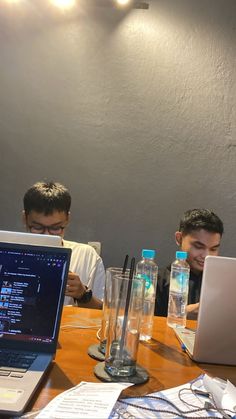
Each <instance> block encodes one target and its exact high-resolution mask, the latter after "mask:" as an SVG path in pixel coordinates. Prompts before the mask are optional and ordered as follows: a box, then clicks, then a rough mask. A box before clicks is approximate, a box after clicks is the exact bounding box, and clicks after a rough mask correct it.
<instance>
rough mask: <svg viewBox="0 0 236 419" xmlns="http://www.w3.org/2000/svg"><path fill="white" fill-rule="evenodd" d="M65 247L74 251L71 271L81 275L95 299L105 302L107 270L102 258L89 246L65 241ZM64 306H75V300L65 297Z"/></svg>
mask: <svg viewBox="0 0 236 419" xmlns="http://www.w3.org/2000/svg"><path fill="white" fill-rule="evenodd" d="M63 246H65V247H67V248H69V249H71V250H72V253H71V260H70V271H71V272H73V273H75V274H77V275H79V277H80V279H81V282H83V284H84V285H87V287H88V288H89V289H91V290H93V294H94V296H95V297H97V298H100V300H103V295H104V286H105V269H104V266H103V262H102V259H101V257H100V256H99V255H98V254H97V252H96V251H95V250H94V249H93V247H91V246H89V245H88V244H83V243H77V242H71V241H67V240H63ZM64 304H65V305H67V304H70V305H71V304H72V305H75V303H74V299H73V298H72V297H67V296H65V299H64Z"/></svg>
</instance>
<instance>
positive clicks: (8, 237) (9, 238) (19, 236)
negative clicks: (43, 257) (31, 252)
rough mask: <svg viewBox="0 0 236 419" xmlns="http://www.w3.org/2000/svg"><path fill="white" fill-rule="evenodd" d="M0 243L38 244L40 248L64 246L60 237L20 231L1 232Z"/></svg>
mask: <svg viewBox="0 0 236 419" xmlns="http://www.w3.org/2000/svg"><path fill="white" fill-rule="evenodd" d="M0 242H4V243H22V244H36V245H39V246H56V247H60V246H61V245H62V241H61V237H60V236H54V235H50V234H32V233H22V232H19V231H5V230H0Z"/></svg>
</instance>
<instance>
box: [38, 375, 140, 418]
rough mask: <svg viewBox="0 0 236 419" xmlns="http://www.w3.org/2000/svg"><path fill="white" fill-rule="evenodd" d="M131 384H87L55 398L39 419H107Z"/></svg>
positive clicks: (39, 415)
mask: <svg viewBox="0 0 236 419" xmlns="http://www.w3.org/2000/svg"><path fill="white" fill-rule="evenodd" d="M131 385H132V384H129V383H86V382H81V383H80V384H78V385H77V386H75V387H73V388H71V389H69V390H67V391H64V392H63V393H61V394H59V396H57V397H55V398H54V399H53V400H52V401H51V402H50V403H49V404H48V405H47V406H46V407H45V408H44V409H43V410H42V411H41V412H40V413H39V414H38V415H37V416H36V418H37V419H50V418H54V419H57V418H58V419H59V418H60V419H68V418H70V419H73V418H76V419H80V418H81V419H86V418H88V419H98V418H99V419H107V418H108V417H109V415H110V413H111V411H112V409H113V406H114V404H115V403H116V401H117V399H118V397H119V395H120V393H121V391H122V390H124V389H125V388H127V387H129V386H131Z"/></svg>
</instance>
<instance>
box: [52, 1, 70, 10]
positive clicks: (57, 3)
mask: <svg viewBox="0 0 236 419" xmlns="http://www.w3.org/2000/svg"><path fill="white" fill-rule="evenodd" d="M75 2H76V0H51V3H52V4H54V6H57V7H60V8H61V9H70V8H71V7H73V6H75Z"/></svg>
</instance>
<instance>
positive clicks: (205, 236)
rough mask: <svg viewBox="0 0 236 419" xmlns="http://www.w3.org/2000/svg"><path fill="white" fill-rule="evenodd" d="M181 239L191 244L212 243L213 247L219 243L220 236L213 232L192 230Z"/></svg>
mask: <svg viewBox="0 0 236 419" xmlns="http://www.w3.org/2000/svg"><path fill="white" fill-rule="evenodd" d="M183 239H187V240H189V241H191V242H200V243H203V244H204V243H209V242H210V243H211V244H212V243H214V244H215V245H217V244H219V243H220V240H221V235H220V234H219V233H216V232H214V231H208V230H204V229H200V230H192V231H191V232H190V233H188V234H186V235H184V236H183Z"/></svg>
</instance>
